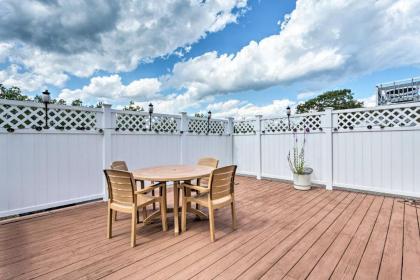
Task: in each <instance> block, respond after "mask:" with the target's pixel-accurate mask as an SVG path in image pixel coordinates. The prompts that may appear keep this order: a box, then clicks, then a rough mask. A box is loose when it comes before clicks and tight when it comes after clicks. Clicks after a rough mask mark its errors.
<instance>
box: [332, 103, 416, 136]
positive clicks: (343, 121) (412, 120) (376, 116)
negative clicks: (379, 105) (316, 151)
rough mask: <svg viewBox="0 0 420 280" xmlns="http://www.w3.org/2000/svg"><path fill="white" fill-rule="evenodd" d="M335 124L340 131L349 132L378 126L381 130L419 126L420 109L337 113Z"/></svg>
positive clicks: (407, 108) (408, 108)
mask: <svg viewBox="0 0 420 280" xmlns="http://www.w3.org/2000/svg"><path fill="white" fill-rule="evenodd" d="M337 122H338V128H339V129H340V130H349V129H350V130H351V129H354V128H361V127H368V126H371V127H373V126H379V127H382V128H385V127H406V126H409V127H413V126H420V107H406V108H388V109H379V110H366V111H355V112H343V113H337Z"/></svg>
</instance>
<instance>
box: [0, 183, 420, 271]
mask: <svg viewBox="0 0 420 280" xmlns="http://www.w3.org/2000/svg"><path fill="white" fill-rule="evenodd" d="M235 194H236V201H237V215H238V229H237V230H235V231H233V230H232V229H231V220H230V211H229V209H228V208H227V209H220V210H218V211H216V219H215V220H216V242H215V243H211V242H210V238H209V232H208V222H207V221H194V219H193V217H189V218H188V225H187V227H188V230H187V232H185V233H182V234H181V235H179V236H177V237H174V236H173V231H172V230H169V231H168V232H162V231H161V226H160V224H159V223H154V224H151V225H147V226H142V225H139V226H138V229H137V239H138V246H137V247H136V248H134V249H132V248H131V247H130V240H129V236H130V232H129V231H130V218H129V216H128V215H124V214H122V215H120V216H119V218H118V221H117V222H116V223H115V226H114V228H113V229H114V231H113V234H114V237H113V238H112V239H110V240H109V239H107V238H106V205H105V203H103V202H97V203H91V204H86V205H78V206H76V207H69V208H66V209H62V210H59V211H55V212H51V213H45V214H42V215H38V216H33V217H25V218H24V219H22V220H16V221H13V222H10V223H7V222H6V223H5V222H4V221H3V222H2V224H1V225H0V279H34V278H35V279H83V278H85V279H102V278H105V279H121V278H125V279H215V278H216V279H238V278H239V279H258V278H261V277H262V278H264V279H282V278H284V279H305V278H309V279H328V278H331V279H353V278H356V279H360V278H363V279H374V278H377V277H379V278H388V279H390V278H392V279H399V278H401V277H402V278H403V279H415V278H416V277H418V275H420V265H419V263H420V226H419V224H420V209H418V208H416V207H415V206H413V205H410V204H408V203H404V202H403V201H402V200H401V199H398V198H391V197H383V196H375V195H366V194H363V193H352V192H347V191H340V190H334V191H326V190H324V189H321V188H314V189H313V190H311V191H309V192H302V191H295V190H293V189H292V187H291V186H290V185H289V184H287V183H283V182H278V181H269V180H255V179H253V178H250V177H237V185H236V186H235ZM171 197H172V196H171V195H168V198H169V199H170V198H171ZM168 203H169V205H170V204H171V203H172V201H169V202H168ZM169 225H170V229H171V228H173V221H172V218H171V217H170V218H169Z"/></svg>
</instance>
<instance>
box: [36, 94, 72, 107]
mask: <svg viewBox="0 0 420 280" xmlns="http://www.w3.org/2000/svg"><path fill="white" fill-rule="evenodd" d="M33 101H34V102H38V103H43V101H42V97H41V96H40V95H35V97H34V100H33ZM50 104H57V105H67V102H66V100H64V99H54V98H53V99H51V100H50Z"/></svg>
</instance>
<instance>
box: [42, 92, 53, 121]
mask: <svg viewBox="0 0 420 280" xmlns="http://www.w3.org/2000/svg"><path fill="white" fill-rule="evenodd" d="M50 101H51V97H50V93H49V91H48V89H47V90H45V91H44V92H43V93H42V102H43V103H44V105H45V126H44V128H45V129H49V127H48V103H50Z"/></svg>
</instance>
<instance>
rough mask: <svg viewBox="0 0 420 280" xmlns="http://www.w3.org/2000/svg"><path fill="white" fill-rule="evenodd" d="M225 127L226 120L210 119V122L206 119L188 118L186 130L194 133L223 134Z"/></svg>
mask: <svg viewBox="0 0 420 280" xmlns="http://www.w3.org/2000/svg"><path fill="white" fill-rule="evenodd" d="M225 129H226V121H219V120H210V123H209V122H208V121H207V120H206V119H189V120H188V132H189V133H196V134H206V133H207V132H208V133H209V134H219V135H220V134H223V133H225Z"/></svg>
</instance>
